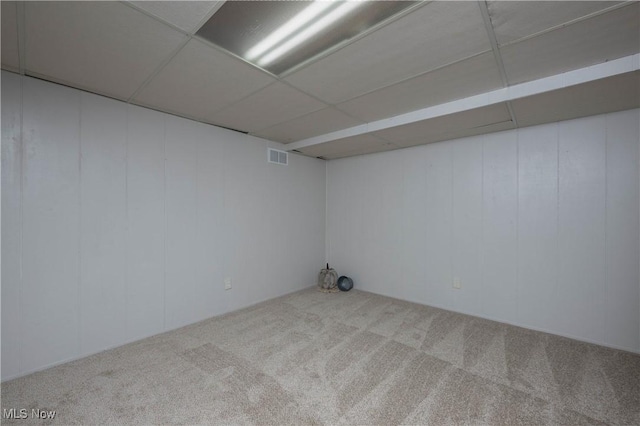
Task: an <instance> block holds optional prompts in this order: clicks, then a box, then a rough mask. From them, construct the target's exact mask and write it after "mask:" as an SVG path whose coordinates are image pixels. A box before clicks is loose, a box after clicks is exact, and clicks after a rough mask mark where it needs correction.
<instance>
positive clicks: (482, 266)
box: [480, 136, 487, 313]
mask: <svg viewBox="0 0 640 426" xmlns="http://www.w3.org/2000/svg"><path fill="white" fill-rule="evenodd" d="M486 138H487V137H486V136H482V149H481V154H480V163H481V165H480V187H481V188H480V192H481V197H480V292H481V294H483V295H484V294H485V291H484V273H485V257H486V254H487V253H486V251H487V250H486V247H485V245H484V240H485V238H484V194H485V188H484V143H485V141H486ZM484 305H485V297H484V296H483V297H482V298H481V299H480V312H482V313H484V312H485V308H484Z"/></svg>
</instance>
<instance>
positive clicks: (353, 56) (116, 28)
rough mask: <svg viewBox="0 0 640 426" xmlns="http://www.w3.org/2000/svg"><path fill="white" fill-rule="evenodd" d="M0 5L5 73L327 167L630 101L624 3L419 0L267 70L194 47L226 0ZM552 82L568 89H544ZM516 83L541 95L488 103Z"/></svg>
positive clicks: (223, 15)
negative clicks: (242, 136)
mask: <svg viewBox="0 0 640 426" xmlns="http://www.w3.org/2000/svg"><path fill="white" fill-rule="evenodd" d="M252 5H253V7H265V3H264V2H260V3H259V4H257V5H256V4H255V3H254V2H251V1H245V2H242V4H241V6H242V8H244V9H246V8H251V7H252ZM1 7H2V10H1V13H2V21H1V25H2V28H1V29H2V39H1V40H2V45H1V48H2V68H3V69H4V70H7V71H11V72H17V73H22V74H25V75H28V76H33V77H36V78H41V79H44V80H49V81H52V82H56V83H61V84H65V85H68V86H72V87H77V88H79V89H83V90H87V91H90V92H94V93H98V94H101V95H105V96H109V97H112V98H116V99H120V100H123V101H125V102H129V103H132V104H136V105H141V106H145V107H149V108H153V109H156V110H160V111H165V112H169V113H171V114H175V115H179V116H183V117H187V118H190V119H194V120H197V121H201V122H205V123H210V124H214V125H218V126H223V127H227V128H232V129H236V130H239V131H242V132H246V133H249V134H252V135H255V136H258V137H263V138H266V139H270V140H273V141H277V142H281V143H283V144H287V145H285V149H289V150H293V149H295V150H296V151H298V152H301V153H303V154H305V155H309V156H314V157H322V158H326V159H333V158H341V157H347V156H352V155H360V154H366V153H372V152H380V151H388V150H392V149H398V148H402V147H407V146H414V145H419V144H425V143H431V142H437V141H441V140H446V139H452V138H457V137H462V136H469V135H475V134H482V133H489V132H495V131H500V130H506V129H512V128H516V127H523V126H529V125H534V124H541V123H547V122H552V121H559V120H566V119H570V118H576V117H582V116H586V115H592V114H599V113H606V112H610V111H618V110H623V109H630V108H638V107H640V92H639V86H640V83H639V82H640V73H639V72H638V71H637V70H638V69H639V68H640V66H639V65H638V58H639V56H638V53H639V51H640V3H638V2H635V1H629V2H614V1H599V2H596V1H568V2H561V1H546V2H541V1H531V2H515V1H484V0H480V1H462V2H455V1H435V2H421V3H417V4H412V5H411V7H409V8H407V9H405V10H404V11H403V12H401V13H400V14H399V15H397V16H395V17H392V18H390V19H387V20H385V21H384V22H382V23H381V24H379V25H377V26H376V27H374V28H373V29H371V30H370V31H368V32H365V33H364V35H359V36H357V37H353V38H352V39H349V40H348V41H346V42H342V43H341V44H340V45H338V46H337V47H335V48H330V49H329V50H327V51H324V52H323V53H321V54H319V55H317V56H315V57H314V58H313V59H312V60H309V61H306V62H304V63H303V64H302V65H300V66H294V67H292V68H291V69H289V70H288V71H287V70H285V71H283V72H281V73H279V74H275V73H271V72H269V71H266V70H263V69H261V68H259V67H258V66H256V65H253V64H251V63H249V62H247V61H245V60H244V59H242V58H241V57H240V56H238V55H236V54H234V53H231V52H229V51H227V50H226V49H225V48H223V47H220V46H217V45H216V44H214V43H212V42H211V41H209V40H207V39H206V38H203V37H202V34H204V31H200V30H201V29H202V28H203V27H206V25H208V24H207V23H209V25H211V23H214V22H215V23H216V25H218V26H221V25H222V26H223V25H225V24H228V25H229V26H230V27H233V26H234V25H235V24H236V22H227V21H233V20H234V18H233V16H234V13H232V12H233V10H232V8H233V7H235V8H236V9H237V8H238V7H239V4H236V3H230V2H227V3H225V2H222V1H199V2H190V1H186V2H185V1H181V2H171V1H169V2H155V1H142V2H10V1H3V2H2V4H1ZM301 7H302V6H301V3H297V4H296V6H295V7H294V8H293V9H296V10H297V9H300V8H301ZM199 31H200V32H199ZM230 34H235V33H233V32H230ZM233 37H236V35H233ZM233 41H234V40H230V41H229V40H227V42H230V43H228V44H226V45H225V46H227V47H228V48H230V47H229V46H232V45H234V43H233ZM230 49H231V48H230ZM625 58H627V59H629V61H627V62H628V63H629V64H630V65H628V66H627V68H624V69H622V70H616V71H615V72H608V73H604V74H602V75H601V76H600V74H599V73H600V72H601V71H600V70H601V69H604V68H602V67H605V66H606V65H607V64H608V63H611V64H614V63H616V60H617V61H623V60H625ZM576 70H577V71H576ZM563 73H566V75H571V76H573V78H574V80H575V81H574V83H572V84H570V85H564V86H559V87H555V86H554V84H555V83H554V81H555V80H554V78H560V77H561V76H563V75H565V74H563ZM581 75H589V78H588V79H586V80H584V82H581V81H580V78H581V77H580V76H581ZM565 86H566V87H565ZM523 87H526V88H527V90H529V89H530V88H531V87H534V88H536V87H537V88H543V89H544V90H542V89H538V90H533V91H531V92H530V93H528V94H525V95H522V96H510V97H503V98H500V99H493V94H495V93H503V92H501V91H505V90H506V91H508V90H512V89H513V91H514V93H515V91H517V90H520V88H523ZM545 87H546V88H545ZM520 91H522V90H520ZM509 93H512V92H509ZM483 96H484V97H485V98H486V99H485V98H483V99H485V101H484V103H480V104H479V103H477V102H475V100H477V99H478V97H483ZM492 99H493V100H492ZM450 105H455V107H456V108H450ZM436 110H437V111H440V112H438V113H437V114H432V113H431V112H432V111H436ZM422 111H427V112H428V113H429V114H422V113H421V112H422ZM405 117H413V118H411V119H410V120H406V119H405ZM396 118H402V119H398V120H396Z"/></svg>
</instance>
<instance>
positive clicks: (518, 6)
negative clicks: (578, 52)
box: [487, 0, 620, 44]
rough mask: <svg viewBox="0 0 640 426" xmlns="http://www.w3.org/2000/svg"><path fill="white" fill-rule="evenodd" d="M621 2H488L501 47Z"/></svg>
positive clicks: (501, 0) (500, 0)
mask: <svg viewBox="0 0 640 426" xmlns="http://www.w3.org/2000/svg"><path fill="white" fill-rule="evenodd" d="M617 3H620V2H618V1H504V0H499V1H493V0H491V1H488V2H487V8H488V10H489V16H490V18H491V24H492V25H493V30H494V33H495V35H496V39H497V41H498V44H504V43H509V42H512V41H515V40H518V39H520V38H522V37H526V36H529V35H532V34H536V33H538V32H540V31H544V30H546V29H549V28H553V27H555V26H558V25H562V24H564V23H566V22H570V21H572V20H574V19H578V18H581V17H583V16H586V15H589V14H591V13H594V12H597V11H599V10H602V9H606V8H608V7H612V6H614V5H615V4H617Z"/></svg>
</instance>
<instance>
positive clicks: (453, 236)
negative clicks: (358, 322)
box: [327, 110, 640, 352]
mask: <svg viewBox="0 0 640 426" xmlns="http://www.w3.org/2000/svg"><path fill="white" fill-rule="evenodd" d="M639 122H640V111H639V110H631V111H624V112H619V113H613V114H608V115H601V116H594V117H588V118H583V119H579V120H572V121H564V122H560V123H554V124H548V125H543V126H536V127H530V128H525V129H521V130H514V131H508V132H502V133H496V134H490V135H484V136H478V137H473V138H466V139H459V140H454V141H448V142H441V143H436V144H431V145H425V146H420V147H415V148H410V149H405V150H400V151H393V152H391V153H380V154H372V155H367V156H361V157H352V158H346V159H341V160H334V161H330V162H329V163H328V165H327V182H328V187H327V192H328V197H327V203H328V204H327V219H328V222H327V233H328V237H327V245H328V250H329V262H331V264H332V266H334V267H335V268H336V269H337V270H338V273H339V274H341V275H349V276H352V277H353V278H354V281H355V285H356V287H358V288H360V289H363V290H368V291H373V292H376V293H381V294H385V295H389V296H392V297H399V298H403V299H407V300H411V301H416V302H420V303H426V304H429V305H433V306H439V307H443V308H446V309H452V310H456V311H460V312H464V313H469V314H472V315H478V316H482V317H487V318H491V319H495V320H498V321H503V322H508V323H512V324H517V325H521V326H524V327H529V328H534V329H539V330H544V331H548V332H551V333H556V334H561V335H566V336H570V337H574V338H577V339H581V340H586V341H591V342H595V343H600V344H603V345H608V346H613V347H618V348H623V349H628V350H632V351H636V352H640V279H639V263H640V251H639V250H640V247H639V244H640V236H639V229H638V227H639V219H640V218H639V205H640V200H639V195H640V187H639V181H640V179H639V176H638V167H639V164H638V158H639V157H638V155H639V153H638V145H639V140H640V135H639V128H640V126H639ZM454 279H459V280H460V284H461V288H460V289H454V288H453V281H454Z"/></svg>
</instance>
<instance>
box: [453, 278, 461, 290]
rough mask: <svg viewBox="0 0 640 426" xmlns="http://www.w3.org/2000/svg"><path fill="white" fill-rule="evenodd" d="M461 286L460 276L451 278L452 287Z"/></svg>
mask: <svg viewBox="0 0 640 426" xmlns="http://www.w3.org/2000/svg"><path fill="white" fill-rule="evenodd" d="M461 287H462V286H461V283H460V278H454V279H453V288H457V289H459V288H461Z"/></svg>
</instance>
